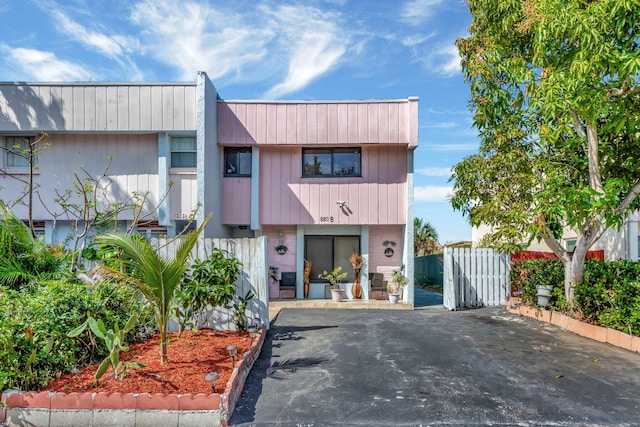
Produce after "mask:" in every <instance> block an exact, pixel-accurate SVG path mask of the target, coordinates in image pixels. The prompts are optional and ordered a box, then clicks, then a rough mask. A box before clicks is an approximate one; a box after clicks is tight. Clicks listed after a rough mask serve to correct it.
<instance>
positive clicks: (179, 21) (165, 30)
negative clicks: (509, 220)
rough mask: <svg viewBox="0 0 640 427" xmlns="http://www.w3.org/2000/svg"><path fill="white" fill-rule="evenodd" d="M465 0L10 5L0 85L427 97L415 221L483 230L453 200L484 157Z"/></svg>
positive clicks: (458, 230) (422, 106)
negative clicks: (467, 71)
mask: <svg viewBox="0 0 640 427" xmlns="http://www.w3.org/2000/svg"><path fill="white" fill-rule="evenodd" d="M470 21H471V17H470V15H469V13H468V10H467V7H466V5H465V4H464V3H463V2H462V1H461V0H400V1H388V0H382V1H378V0H369V1H365V0H361V1H359V0H324V1H322V0H307V1H290V0H282V1H273V0H272V1H268V0H264V1H263V0H208V1H207V0H186V1H175V0H130V1H124V0H110V1H95V0H65V1H53V0H22V1H19V2H18V1H15V0H0V27H1V28H2V38H0V81H49V82H52V81H194V80H195V78H196V72H197V71H198V70H203V71H206V72H207V74H208V75H209V77H210V78H211V80H212V81H213V82H214V84H215V86H216V88H217V89H218V91H219V93H220V96H221V97H223V98H226V99H305V100H315V99H370V98H406V97H409V96H418V97H419V98H420V102H419V121H420V129H419V142H420V147H419V148H418V150H417V151H416V155H415V167H416V174H415V215H416V216H418V217H420V218H423V219H424V220H426V221H428V222H430V223H431V224H432V225H434V226H435V227H436V230H437V231H438V233H439V235H440V242H441V243H445V242H452V241H458V240H469V239H470V238H471V228H470V226H469V225H468V222H467V221H466V219H464V218H463V217H462V216H461V214H460V213H458V212H454V211H453V210H452V209H451V206H450V204H449V202H448V200H447V195H448V194H449V193H450V189H451V183H449V182H448V178H449V175H450V169H451V167H452V166H453V165H454V164H456V163H457V162H458V161H460V160H461V159H462V158H463V157H464V156H467V155H469V154H472V153H473V152H475V151H476V150H477V147H478V139H477V136H476V132H475V130H474V129H473V128H472V127H471V123H472V116H471V113H470V112H469V111H468V108H467V104H468V98H469V88H468V86H467V84H466V83H464V81H463V78H462V73H461V70H460V64H459V62H460V61H459V57H458V55H457V51H456V49H455V46H454V41H455V40H456V39H457V38H459V37H464V36H465V35H466V34H467V27H468V25H469V23H470Z"/></svg>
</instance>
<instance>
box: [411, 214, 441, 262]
mask: <svg viewBox="0 0 640 427" xmlns="http://www.w3.org/2000/svg"><path fill="white" fill-rule="evenodd" d="M413 249H414V254H415V256H422V255H431V254H434V253H439V252H441V251H442V247H441V246H440V244H439V243H438V232H437V231H436V229H435V227H434V226H433V225H431V224H430V223H429V222H426V221H422V219H421V218H414V219H413Z"/></svg>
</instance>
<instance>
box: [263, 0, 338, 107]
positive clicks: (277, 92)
mask: <svg viewBox="0 0 640 427" xmlns="http://www.w3.org/2000/svg"><path fill="white" fill-rule="evenodd" d="M270 13H271V16H272V19H273V22H272V23H273V24H275V26H276V28H278V29H279V32H280V35H281V36H282V39H283V40H281V41H283V42H284V45H282V44H281V46H284V52H286V53H287V54H288V55H289V65H288V71H287V75H286V77H285V78H284V80H283V81H282V82H280V83H278V84H276V85H275V86H273V87H272V88H271V89H269V90H268V91H267V93H266V95H265V96H266V97H267V98H278V97H281V96H283V95H286V94H289V93H291V92H295V91H297V90H300V89H302V88H303V87H305V86H307V85H308V84H309V83H310V82H311V81H313V80H314V79H316V78H317V77H319V76H321V75H322V74H325V73H327V72H328V71H330V70H331V69H333V68H334V67H336V66H337V65H338V64H339V62H340V59H341V58H342V56H343V55H344V53H345V52H346V50H347V46H348V36H347V35H346V34H344V33H343V32H342V31H341V29H340V27H339V26H338V25H337V24H336V22H337V21H339V19H338V18H339V17H338V16H337V15H335V14H333V13H330V12H322V11H320V10H317V9H314V8H310V7H304V6H296V7H294V6H282V7H280V8H278V9H277V10H272V11H270Z"/></svg>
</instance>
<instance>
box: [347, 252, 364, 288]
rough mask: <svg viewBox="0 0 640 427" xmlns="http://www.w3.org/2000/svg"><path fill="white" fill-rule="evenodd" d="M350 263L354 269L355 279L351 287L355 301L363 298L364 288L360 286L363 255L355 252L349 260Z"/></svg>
mask: <svg viewBox="0 0 640 427" xmlns="http://www.w3.org/2000/svg"><path fill="white" fill-rule="evenodd" d="M349 262H351V267H352V268H353V273H354V278H353V286H351V295H353V299H360V298H362V286H361V285H360V270H362V262H363V258H362V255H360V254H359V253H356V252H354V253H353V254H351V258H349Z"/></svg>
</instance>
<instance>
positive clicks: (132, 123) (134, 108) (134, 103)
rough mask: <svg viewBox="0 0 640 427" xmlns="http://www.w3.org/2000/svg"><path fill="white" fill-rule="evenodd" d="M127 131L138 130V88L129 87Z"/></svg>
mask: <svg viewBox="0 0 640 427" xmlns="http://www.w3.org/2000/svg"><path fill="white" fill-rule="evenodd" d="M128 120H129V129H131V130H132V131H137V130H140V86H129V118H128Z"/></svg>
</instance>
